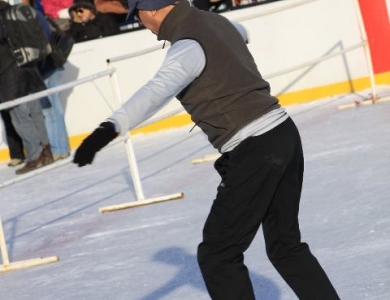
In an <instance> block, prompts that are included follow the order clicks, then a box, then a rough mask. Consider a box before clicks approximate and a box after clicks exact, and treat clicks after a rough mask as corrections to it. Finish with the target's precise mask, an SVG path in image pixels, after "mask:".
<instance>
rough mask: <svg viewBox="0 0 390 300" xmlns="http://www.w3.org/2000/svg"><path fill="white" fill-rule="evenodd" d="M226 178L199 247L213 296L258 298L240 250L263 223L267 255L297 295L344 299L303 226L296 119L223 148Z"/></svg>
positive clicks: (220, 167) (220, 165) (311, 299)
mask: <svg viewBox="0 0 390 300" xmlns="http://www.w3.org/2000/svg"><path fill="white" fill-rule="evenodd" d="M215 168H216V170H217V171H218V172H219V174H220V175H221V177H222V182H221V184H220V185H219V187H218V193H217V197H216V199H215V200H214V203H213V205H212V207H211V211H210V214H209V216H208V218H207V221H206V224H205V226H204V231H203V242H202V243H201V244H200V245H199V248H198V262H199V266H200V269H201V271H202V275H203V278H204V280H205V283H206V286H207V289H208V291H209V294H210V296H211V298H212V299H213V300H252V299H255V296H254V292H253V287H252V284H251V281H250V278H249V273H248V269H247V267H246V266H245V265H244V263H243V260H244V255H243V253H244V252H245V251H246V250H247V249H248V247H249V245H250V244H251V242H252V241H253V239H254V237H255V235H256V232H257V231H258V229H259V227H260V225H262V227H263V233H264V239H265V244H266V251H267V255H268V257H269V259H270V261H271V262H272V264H273V266H274V267H275V268H276V270H277V271H278V272H279V274H280V275H281V276H282V277H283V279H284V280H285V281H286V282H287V284H288V285H289V286H290V287H291V288H292V289H293V291H294V292H295V293H296V295H297V296H298V297H299V299H307V300H320V299H323V300H333V299H339V297H338V296H337V293H336V291H335V289H334V288H333V286H332V284H331V283H330V281H329V279H328V277H327V275H326V274H325V272H324V271H323V269H322V268H321V266H320V264H319V263H318V261H317V259H316V258H315V257H314V256H313V255H312V254H311V252H310V250H309V247H308V245H307V244H306V243H302V242H301V235H300V231H299V224H298V211H299V201H300V196H301V187H302V179H303V153H302V145H301V140H300V136H299V133H298V130H297V128H296V126H295V124H294V123H293V121H292V120H291V119H288V120H286V121H285V122H283V123H282V124H281V125H279V126H277V127H276V128H274V129H273V130H271V131H269V132H267V133H265V134H263V135H260V136H257V137H251V138H248V139H246V140H245V141H243V142H242V143H241V144H240V145H238V146H237V147H236V148H235V149H234V150H233V151H231V152H228V153H224V154H223V155H222V156H221V157H220V158H219V159H218V160H217V161H216V162H215Z"/></svg>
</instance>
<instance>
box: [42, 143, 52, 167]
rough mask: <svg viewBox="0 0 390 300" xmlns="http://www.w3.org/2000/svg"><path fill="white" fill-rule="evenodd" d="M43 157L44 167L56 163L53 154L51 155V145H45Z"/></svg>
mask: <svg viewBox="0 0 390 300" xmlns="http://www.w3.org/2000/svg"><path fill="white" fill-rule="evenodd" d="M42 157H43V165H44V166H46V165H49V164H51V163H53V162H54V160H53V154H52V153H51V149H50V145H49V144H47V145H43V150H42Z"/></svg>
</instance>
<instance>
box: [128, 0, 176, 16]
mask: <svg viewBox="0 0 390 300" xmlns="http://www.w3.org/2000/svg"><path fill="white" fill-rule="evenodd" d="M178 1H179V0H128V4H129V14H128V15H127V18H128V19H129V18H130V19H132V18H133V17H134V15H135V13H136V11H137V10H138V9H141V10H155V9H160V8H163V7H165V6H168V5H171V4H173V3H175V2H178Z"/></svg>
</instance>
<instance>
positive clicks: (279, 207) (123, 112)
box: [73, 0, 339, 300]
mask: <svg viewBox="0 0 390 300" xmlns="http://www.w3.org/2000/svg"><path fill="white" fill-rule="evenodd" d="M129 11H130V12H131V13H135V14H136V15H137V16H138V18H139V19H140V20H141V22H142V23H143V24H144V26H145V27H146V28H148V29H149V30H151V31H152V32H153V33H154V34H156V35H157V39H158V40H168V41H170V42H171V47H170V48H169V49H168V51H167V55H166V58H165V60H164V62H163V65H162V66H161V68H160V69H159V71H158V72H157V73H156V75H155V77H154V78H153V79H151V80H150V81H148V82H147V83H146V84H145V85H144V86H143V87H141V88H140V89H139V90H138V91H137V92H136V93H135V94H134V95H133V96H132V97H131V98H130V99H129V100H128V101H127V102H126V103H125V104H124V105H123V106H122V107H121V108H119V109H118V110H117V111H115V112H114V113H113V114H112V115H111V116H110V117H109V118H108V119H107V120H106V121H105V122H103V123H102V124H100V126H99V127H98V128H97V129H95V131H94V132H93V133H92V134H90V135H89V136H88V137H87V138H86V139H85V140H84V141H83V143H82V144H81V146H80V147H79V148H78V149H77V151H76V153H75V156H74V159H73V161H74V163H76V164H78V165H79V166H80V167H81V166H84V165H86V164H90V163H92V161H93V158H94V156H95V154H96V152H97V151H99V150H100V149H101V148H102V147H104V146H105V145H107V144H108V143H109V142H110V141H111V140H113V139H114V138H115V137H116V136H117V135H118V134H126V133H127V132H128V130H129V129H131V128H134V127H135V126H137V125H138V124H140V123H141V122H142V121H144V120H145V119H146V118H148V117H150V116H152V115H153V114H154V113H155V112H156V111H157V110H158V109H159V108H161V107H163V106H164V104H166V103H167V101H168V100H169V99H171V98H172V97H173V96H176V98H177V99H178V100H179V101H180V103H181V104H182V105H183V106H184V108H185V109H186V110H187V112H188V113H189V114H190V115H191V118H192V120H193V121H194V123H195V124H196V125H197V126H199V127H200V129H201V130H202V131H203V132H204V133H205V134H206V135H207V137H208V139H209V141H210V143H211V144H212V145H213V146H214V147H215V148H216V149H218V151H219V152H221V153H222V155H221V157H220V158H219V159H218V160H217V161H216V162H215V168H216V170H217V172H218V173H219V174H220V176H221V182H220V184H219V186H218V187H217V196H216V199H215V200H214V201H213V203H212V206H211V210H210V213H209V215H208V217H207V220H206V223H205V226H204V229H203V241H202V242H201V243H200V244H199V247H198V254H197V256H198V263H199V266H200V269H201V272H202V275H203V278H204V281H205V283H206V287H207V290H208V292H209V294H210V296H211V298H212V299H214V300H254V299H255V296H254V291H253V287H252V283H251V280H250V277H249V272H248V268H247V267H246V266H245V264H244V252H245V251H246V250H247V249H248V247H249V246H250V244H251V243H252V241H253V239H254V237H255V235H256V233H257V232H258V230H259V228H260V226H262V229H263V234H264V239H265V243H266V252H267V255H268V258H269V259H270V261H271V262H272V264H273V266H274V267H275V268H276V270H277V271H278V272H279V273H280V275H281V276H282V277H283V279H284V280H285V281H286V282H287V283H288V285H289V286H290V287H291V288H292V290H293V291H294V292H295V294H296V295H297V296H298V298H299V299H304V300H313V299H316V300H337V299H339V297H338V295H337V292H336V291H335V289H334V287H333V285H332V284H331V282H330V280H329V278H328V276H327V275H326V273H325V272H324V270H323V269H322V267H321V265H320V264H319V262H318V261H317V259H316V258H315V257H314V255H313V254H312V253H311V251H310V249H309V246H308V245H307V244H306V243H304V242H302V241H301V234H300V229H299V222H298V211H299V203H300V196H301V188H302V180H303V169H304V167H303V161H304V158H303V151H302V144H301V139H300V135H299V132H298V129H297V127H296V126H295V124H294V122H293V120H292V119H291V118H290V117H289V116H288V114H287V112H286V111H285V110H284V108H282V107H281V106H280V105H279V103H278V99H277V98H275V97H273V96H272V95H271V94H270V85H269V83H268V82H267V81H265V80H264V79H263V78H262V76H261V74H260V72H259V71H258V69H257V66H256V63H255V61H254V59H253V57H252V55H251V53H250V51H249V49H248V47H247V45H246V43H245V40H246V37H244V36H243V35H242V34H240V31H239V30H237V27H236V26H234V24H232V23H231V22H229V20H227V19H226V18H225V17H223V16H221V15H218V14H215V13H210V12H206V11H202V10H199V9H196V8H194V7H191V6H190V4H189V3H188V1H186V0H181V1H177V0H153V1H151V0H129ZM221 49H223V51H221ZM227 62H228V63H227Z"/></svg>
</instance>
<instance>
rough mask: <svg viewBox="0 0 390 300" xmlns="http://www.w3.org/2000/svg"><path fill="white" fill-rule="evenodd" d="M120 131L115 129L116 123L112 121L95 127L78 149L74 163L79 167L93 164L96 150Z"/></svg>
mask: <svg viewBox="0 0 390 300" xmlns="http://www.w3.org/2000/svg"><path fill="white" fill-rule="evenodd" d="M117 136H118V133H117V132H116V131H115V125H114V123H112V122H103V123H102V124H100V126H99V127H98V128H96V129H95V131H94V132H92V133H91V134H90V135H89V136H88V137H87V138H86V139H85V140H84V141H83V142H82V143H81V145H80V147H79V148H78V149H77V150H76V153H75V155H74V158H73V163H75V164H77V165H78V166H79V167H83V166H85V165H87V164H91V163H92V161H93V159H94V157H95V154H96V152H98V151H99V150H100V149H102V148H103V147H104V146H106V145H107V144H108V143H109V142H111V141H112V140H113V139H115V138H116V137H117Z"/></svg>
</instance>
